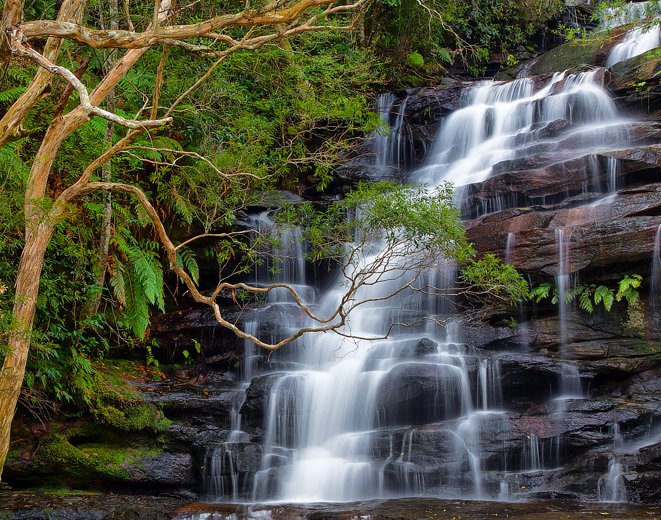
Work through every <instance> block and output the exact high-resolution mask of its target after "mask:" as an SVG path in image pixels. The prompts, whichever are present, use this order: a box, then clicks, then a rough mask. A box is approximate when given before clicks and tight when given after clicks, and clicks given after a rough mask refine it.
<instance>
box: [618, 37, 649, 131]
mask: <svg viewBox="0 0 661 520" xmlns="http://www.w3.org/2000/svg"><path fill="white" fill-rule="evenodd" d="M660 70H661V56H660V55H659V49H653V50H651V51H648V52H645V53H643V54H641V55H639V56H635V57H633V58H631V59H628V60H625V61H621V62H620V63H616V64H615V65H613V66H612V67H611V82H610V87H611V89H612V90H613V91H614V93H615V95H616V96H617V97H616V102H617V103H618V104H619V105H620V106H622V107H623V108H624V109H625V110H627V111H630V112H631V111H634V112H635V113H636V115H637V116H639V117H644V118H648V119H651V120H654V119H658V117H659V113H660V112H661V86H659V81H658V75H659V71H660Z"/></svg>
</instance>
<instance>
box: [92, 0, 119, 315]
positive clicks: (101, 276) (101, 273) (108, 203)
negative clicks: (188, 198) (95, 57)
mask: <svg viewBox="0 0 661 520" xmlns="http://www.w3.org/2000/svg"><path fill="white" fill-rule="evenodd" d="M109 11H110V28H111V29H112V30H117V29H119V6H118V3H117V0H110V2H109ZM104 25H105V24H104V23H103V21H102V24H101V26H102V28H105V27H104ZM113 52H114V51H113V50H111V51H110V53H108V54H107V55H106V53H105V52H104V57H105V60H104V62H105V63H106V69H108V70H110V69H112V68H113V66H114V65H115V58H114V56H113ZM108 70H106V74H107V73H108ZM106 110H108V112H114V111H115V89H112V90H111V91H110V92H109V93H108V97H107V98H106ZM114 133H115V123H113V122H112V121H106V135H105V140H106V142H107V143H108V146H109V147H112V137H113V135H114ZM111 177H112V166H111V162H110V160H108V161H107V162H106V163H104V164H103V166H102V167H101V180H102V181H103V182H110V180H111ZM111 231H112V194H111V192H110V191H105V192H103V221H102V222H101V233H100V234H101V236H100V237H99V258H98V261H99V264H98V265H97V267H96V282H95V283H96V286H97V288H98V289H97V291H96V292H95V293H94V294H93V295H92V297H91V300H90V301H89V303H88V305H87V308H86V311H85V314H86V315H87V316H93V315H94V314H96V313H97V312H98V310H99V304H100V303H101V295H102V293H103V286H104V284H105V281H106V271H107V270H108V252H109V250H110V236H111Z"/></svg>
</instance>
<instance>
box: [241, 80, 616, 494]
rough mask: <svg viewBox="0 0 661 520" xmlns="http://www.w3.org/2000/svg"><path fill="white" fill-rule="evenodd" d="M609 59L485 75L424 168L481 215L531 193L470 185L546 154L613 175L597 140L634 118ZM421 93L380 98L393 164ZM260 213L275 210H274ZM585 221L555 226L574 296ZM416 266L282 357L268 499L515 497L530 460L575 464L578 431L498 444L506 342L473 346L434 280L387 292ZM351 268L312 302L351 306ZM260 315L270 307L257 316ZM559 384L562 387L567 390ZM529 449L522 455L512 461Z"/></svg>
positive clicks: (300, 275)
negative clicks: (625, 112) (569, 439)
mask: <svg viewBox="0 0 661 520" xmlns="http://www.w3.org/2000/svg"><path fill="white" fill-rule="evenodd" d="M598 72H599V71H593V72H590V73H582V74H578V75H569V74H566V73H559V74H555V75H554V76H553V77H552V78H550V79H549V80H548V82H547V83H546V84H545V85H543V86H541V88H538V87H536V86H535V83H534V81H533V80H531V79H529V78H521V79H517V80H515V81H512V82H510V83H499V82H482V83H479V84H477V86H476V87H475V88H473V89H471V90H469V91H468V92H467V93H466V94H465V96H464V98H463V103H464V106H463V108H461V109H459V110H457V111H455V112H454V113H452V114H451V115H450V116H448V117H447V118H446V119H445V120H444V121H443V122H442V123H441V127H440V129H439V132H438V137H437V139H436V143H435V144H434V147H433V150H432V152H431V153H430V156H429V157H428V160H427V163H426V165H425V166H424V167H422V168H420V169H419V170H418V171H416V172H414V173H413V174H411V176H410V177H411V180H412V181H414V182H424V183H425V184H427V185H429V186H436V185H439V184H441V183H442V182H444V181H450V182H452V183H454V184H455V186H457V187H458V188H459V189H457V192H456V198H457V202H458V204H460V205H463V206H464V211H465V212H466V213H468V214H471V215H480V214H484V213H485V212H488V211H490V210H491V209H492V208H496V206H497V208H498V209H503V208H506V207H512V206H514V205H515V204H517V201H516V200H509V199H508V198H507V197H506V196H504V197H502V198H501V199H500V201H499V203H498V205H496V204H495V202H494V201H491V202H485V204H483V205H482V206H480V207H477V208H476V207H468V206H470V205H471V204H473V203H472V202H470V200H469V198H467V197H468V195H469V194H470V193H469V191H470V190H468V189H462V187H468V186H469V185H471V184H475V183H477V184H478V185H479V183H482V182H484V181H485V180H487V179H490V178H492V177H494V176H497V175H499V174H500V173H502V172H503V171H508V169H507V168H506V167H507V166H511V165H513V164H519V163H518V162H517V161H519V162H521V163H525V161H526V160H528V159H529V158H531V157H536V158H539V157H541V159H539V160H540V161H542V163H543V164H551V163H555V162H557V161H562V160H569V159H576V158H585V161H584V163H585V165H586V170H588V171H586V173H585V175H586V180H587V181H589V180H590V179H591V178H592V177H593V176H596V177H599V175H600V174H602V173H603V172H601V173H600V174H599V175H597V174H596V173H595V172H594V171H592V170H591V168H598V167H599V164H598V163H599V161H596V160H594V156H595V154H596V153H598V152H600V151H604V150H610V149H615V148H617V147H619V146H622V143H623V142H626V139H627V135H628V134H627V130H626V128H627V124H628V122H627V121H626V120H624V119H622V118H621V117H620V116H619V115H618V113H617V111H616V109H615V107H614V105H613V103H612V101H611V100H610V98H609V97H608V95H607V94H606V92H605V91H604V89H603V88H602V87H601V85H600V79H599V78H600V76H599V73H598ZM406 103H407V101H406V99H404V100H398V99H396V98H395V97H394V96H383V97H382V98H380V100H379V111H380V112H381V113H382V117H383V119H384V120H386V118H387V120H388V122H389V125H390V127H391V132H390V134H389V135H388V136H381V137H379V136H377V137H375V140H376V143H375V149H376V150H377V153H378V154H379V156H378V157H377V158H376V160H375V168H376V170H378V171H377V172H376V174H375V175H376V177H377V178H378V177H380V176H381V173H382V172H383V171H384V170H388V169H396V168H398V167H400V166H401V164H397V162H398V161H399V162H400V163H401V161H402V160H403V157H404V155H403V154H402V153H401V150H402V143H403V142H404V141H403V140H402V139H400V137H399V136H401V135H404V134H405V130H404V128H403V127H404V126H405V119H406V117H405V108H406ZM558 121H561V122H562V124H558ZM557 128H560V129H561V131H557ZM591 158H592V159H591ZM544 161H546V162H544ZM503 164H504V165H505V167H503V166H502V165H503ZM499 165H500V166H499ZM614 179H615V174H614V173H613V175H612V176H610V177H609V178H608V179H606V180H603V182H600V183H597V184H599V186H597V187H596V189H597V190H598V191H600V190H601V189H602V188H603V186H607V188H608V189H609V190H614V189H615V180H614ZM594 184H595V183H594V182H592V183H591V184H590V183H589V185H590V186H593V187H594ZM259 219H261V220H260V222H262V223H264V222H265V221H266V220H267V216H264V215H262V216H260V217H259ZM572 224H573V223H572V222H566V223H563V225H562V226H556V227H555V230H556V239H557V240H556V241H557V244H558V246H557V247H558V269H557V273H558V276H557V285H558V289H559V293H560V301H561V302H564V298H563V296H564V293H565V292H566V291H568V290H569V288H570V284H571V280H572V276H573V273H572V271H571V262H570V258H569V243H570V239H571V232H572ZM291 233H293V234H292V235H291V237H290V239H289V242H288V243H289V244H290V246H288V247H289V249H288V251H289V252H287V253H280V252H272V253H271V254H272V255H273V256H274V257H276V256H280V255H284V256H289V257H292V258H298V255H299V254H301V253H302V251H300V250H298V249H297V247H298V246H296V245H295V244H298V243H299V242H300V241H299V240H298V239H296V237H295V233H294V232H291ZM378 247H379V243H378V241H377V240H374V241H373V242H371V245H370V248H369V249H370V251H368V252H367V253H365V254H364V256H363V257H362V258H361V259H360V262H359V263H358V265H357V266H355V267H354V268H356V269H360V268H361V266H363V265H367V264H369V262H370V261H373V260H374V255H377V254H378ZM513 247H514V234H512V235H511V240H510V239H508V245H507V254H508V255H509V254H511V250H512V248H513ZM402 262H404V259H402ZM303 267H304V266H303ZM405 267H406V265H405V264H404V263H402V264H391V265H389V266H388V268H389V269H390V270H391V271H389V272H390V275H389V276H388V277H387V280H385V281H382V282H381V283H379V284H373V285H371V284H368V285H366V286H365V287H362V288H361V290H360V292H359V294H358V295H357V296H356V301H365V302H366V303H365V304H363V305H360V306H358V307H356V308H355V309H354V311H353V313H352V314H351V316H350V319H349V323H348V325H347V326H346V328H345V329H344V330H343V331H342V332H343V333H345V334H346V336H338V335H335V334H317V335H310V336H304V337H303V338H301V339H298V340H297V341H296V342H295V343H293V344H292V345H290V346H289V347H288V348H287V353H286V354H283V355H286V356H288V358H287V359H289V361H290V362H289V363H287V364H281V365H280V366H279V368H280V369H279V371H278V372H276V373H275V374H274V375H273V376H272V377H273V379H274V382H273V384H272V385H271V386H270V387H269V388H270V389H269V390H268V394H267V395H266V396H265V403H266V404H265V410H266V411H265V421H264V427H263V431H261V432H260V434H261V435H262V436H263V443H262V459H261V465H260V468H259V470H258V471H257V472H256V474H255V475H254V479H253V482H252V486H251V489H252V499H253V500H256V501H264V500H275V501H286V502H323V501H338V502H341V501H353V500H362V499H367V498H390V497H400V496H415V495H420V494H432V495H435V496H442V497H445V498H451V497H454V498H497V497H501V498H511V496H512V494H511V491H512V490H514V492H516V493H519V492H520V489H521V487H520V486H517V487H516V489H515V487H514V484H513V483H514V482H516V479H518V478H519V477H518V475H519V474H523V473H525V472H526V471H532V470H534V471H549V470H550V469H551V468H557V467H558V466H559V465H560V462H561V457H560V453H561V451H562V448H563V446H562V442H563V441H562V436H561V435H560V434H556V433H553V432H552V431H551V432H549V433H547V434H546V435H544V434H543V432H541V433H539V434H537V433H533V432H529V433H528V434H525V433H524V435H527V439H528V440H527V441H525V442H524V441H523V440H522V441H521V442H522V444H520V445H519V446H518V447H512V448H509V449H512V450H515V451H514V454H512V456H510V457H508V456H507V453H506V452H503V453H502V454H501V455H499V456H497V457H495V456H494V455H493V452H494V451H495V450H497V443H498V442H499V439H500V435H501V433H502V432H506V431H509V429H510V428H511V427H512V425H511V424H510V423H509V419H508V412H507V411H506V409H507V406H508V404H507V403H506V402H505V399H506V396H505V394H504V392H503V389H502V386H501V384H502V379H503V373H502V367H501V361H500V359H499V354H498V353H494V354H491V355H486V354H485V353H484V352H483V351H481V350H480V349H476V348H472V347H469V346H468V345H466V344H465V343H464V342H463V340H462V334H463V333H462V326H461V325H460V324H459V323H458V321H457V320H456V318H455V317H454V316H452V314H451V312H452V309H451V306H445V305H442V304H439V302H438V301H437V300H436V299H433V298H431V297H430V296H429V295H428V294H424V293H423V292H417V291H408V292H407V291H404V292H398V293H397V294H396V296H394V297H391V298H386V296H388V295H390V294H391V293H392V292H393V290H394V288H395V287H399V286H400V285H401V283H402V281H404V282H405V281H406V280H407V278H406V276H407V272H406V269H405ZM454 270H455V267H454V266H448V268H447V269H438V270H431V271H430V272H427V273H425V274H424V275H423V276H422V278H424V279H426V280H428V281H429V282H430V283H431V284H432V285H434V286H436V287H440V286H442V285H443V284H446V285H447V286H448V287H451V286H452V283H453V279H454ZM304 271H305V270H304V268H302V267H301V264H299V263H296V265H294V264H292V265H291V266H289V267H287V266H284V268H283V269H282V270H281V271H280V273H281V274H278V275H277V276H280V277H281V278H279V280H282V281H287V282H290V283H293V284H297V287H298V286H302V287H304V286H305V278H304ZM272 276H273V275H271V277H272ZM271 279H273V278H271ZM344 282H345V279H344V278H342V277H340V278H338V280H337V281H336V282H335V284H333V285H331V287H330V288H329V289H328V290H326V291H325V292H324V293H323V294H320V295H318V297H317V296H316V295H315V294H314V293H313V292H310V294H309V295H308V298H309V300H307V301H309V302H310V303H313V304H314V305H315V309H317V310H318V313H319V314H321V315H323V314H324V311H325V310H329V309H333V308H334V307H335V306H336V304H337V302H338V299H339V298H340V297H341V294H342V292H343V290H344V287H343V283H344ZM267 305H268V306H269V308H272V307H273V306H280V307H283V309H285V310H283V312H281V313H278V314H276V315H275V316H277V323H275V327H276V329H278V328H280V327H284V328H285V329H286V330H293V329H294V328H295V327H296V326H300V325H301V322H300V321H297V320H300V317H299V315H298V313H295V312H292V308H291V306H290V307H287V302H286V301H282V300H280V299H279V298H274V299H273V300H272V299H269V301H268V302H267ZM560 313H561V316H560V321H561V330H562V333H561V343H562V348H561V360H562V356H563V354H562V349H563V348H564V347H565V346H566V344H567V343H568V337H567V336H568V333H567V332H566V329H565V325H566V315H567V307H566V304H564V303H563V304H562V305H561V310H560ZM272 316H273V315H271V319H272ZM427 318H432V319H427ZM260 319H261V318H260V316H259V315H258V314H256V316H255V320H256V322H257V325H256V327H259V323H261V322H260ZM407 320H408V321H409V322H410V325H409V326H401V325H399V326H397V327H395V328H394V329H391V324H392V323H404V322H407ZM386 334H388V337H387V338H385V339H383V338H382V336H384V335H386ZM348 336H353V337H362V338H380V339H374V340H364V339H351V338H350V337H348ZM277 354H278V355H280V353H277ZM276 357H277V356H276ZM561 372H562V375H561V376H559V377H560V378H561V381H558V382H559V383H560V386H561V388H560V391H559V396H560V397H563V398H565V399H564V400H565V401H567V399H566V398H572V399H581V398H583V391H582V388H581V383H580V377H579V374H578V371H577V370H576V367H575V366H573V365H570V364H569V363H564V362H563V364H562V367H561ZM269 377H271V376H269ZM554 384H555V383H550V385H551V386H554ZM551 394H552V395H551V397H552V398H553V397H558V395H556V394H557V388H554V389H553V390H552V392H551ZM551 418H552V420H556V421H558V422H562V421H563V420H564V419H563V412H562V411H560V412H558V411H557V410H556V411H552V412H551ZM516 454H519V455H520V457H519V458H520V460H519V464H518V465H514V467H512V462H511V461H512V460H514V459H516ZM508 461H510V462H508ZM614 471H615V470H614ZM608 482H609V484H608V486H610V481H608ZM510 484H511V485H510Z"/></svg>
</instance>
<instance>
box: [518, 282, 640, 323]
mask: <svg viewBox="0 0 661 520" xmlns="http://www.w3.org/2000/svg"><path fill="white" fill-rule="evenodd" d="M642 281H643V278H642V276H640V275H638V274H627V275H624V277H623V278H622V279H621V280H620V281H619V282H618V283H617V286H616V287H607V286H605V285H599V286H597V285H596V284H583V283H579V284H576V285H575V286H574V287H572V288H570V289H568V290H566V291H565V292H564V301H565V303H571V302H574V301H577V302H578V305H579V307H580V308H581V309H583V310H584V311H586V312H589V313H590V314H592V313H593V312H594V310H595V307H597V306H599V305H602V306H603V307H604V309H605V310H606V311H610V310H611V308H612V307H613V304H614V303H615V302H616V301H617V302H620V301H622V300H624V301H626V302H627V304H628V305H635V304H636V302H638V300H639V299H640V293H639V292H638V289H639V288H640V286H641V284H642ZM560 296H561V295H560V294H559V291H558V288H557V287H555V286H552V285H551V284H550V283H548V282H546V283H542V284H540V285H537V286H535V287H533V288H532V289H531V290H530V299H531V300H534V301H535V302H537V303H539V302H540V301H542V300H545V299H548V298H551V303H553V304H554V305H555V304H557V303H558V302H559V299H560Z"/></svg>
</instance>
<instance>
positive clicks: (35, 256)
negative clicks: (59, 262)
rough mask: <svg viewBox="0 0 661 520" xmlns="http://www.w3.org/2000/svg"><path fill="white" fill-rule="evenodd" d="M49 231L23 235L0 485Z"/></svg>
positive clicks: (2, 374) (0, 375) (0, 424)
mask: <svg viewBox="0 0 661 520" xmlns="http://www.w3.org/2000/svg"><path fill="white" fill-rule="evenodd" d="M53 229H54V226H53V224H52V223H42V224H39V225H37V226H36V228H35V229H34V230H32V231H30V232H28V233H27V234H26V243H25V248H24V249H23V254H22V255H21V260H20V263H19V265H18V274H17V276H16V297H15V299H14V309H13V318H14V323H12V328H11V331H10V334H9V341H8V347H9V350H8V352H7V355H6V356H5V359H4V362H3V364H2V369H0V396H2V398H1V399H0V481H1V480H2V468H3V466H4V462H5V459H6V458H7V452H8V451H9V435H10V432H11V423H12V420H13V418H14V412H15V411H16V403H17V402H18V396H19V394H20V392H21V386H22V384H23V377H24V376H25V366H26V364H27V360H28V353H29V350H30V336H31V332H32V326H33V323H34V314H35V311H36V308H37V296H38V295H39V279H40V277H41V271H42V268H43V263H44V254H45V252H46V248H47V247H48V242H49V241H50V238H51V236H52V234H53Z"/></svg>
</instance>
